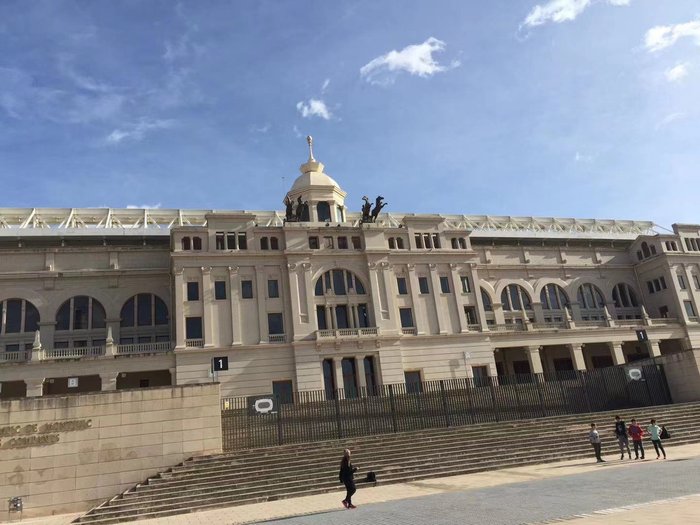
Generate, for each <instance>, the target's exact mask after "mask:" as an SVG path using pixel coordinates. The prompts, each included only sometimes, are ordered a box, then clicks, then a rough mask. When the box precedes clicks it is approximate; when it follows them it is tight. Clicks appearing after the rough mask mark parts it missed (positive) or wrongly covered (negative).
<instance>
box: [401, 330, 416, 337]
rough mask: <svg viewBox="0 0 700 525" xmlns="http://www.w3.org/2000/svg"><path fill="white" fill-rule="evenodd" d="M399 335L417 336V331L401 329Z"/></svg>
mask: <svg viewBox="0 0 700 525" xmlns="http://www.w3.org/2000/svg"><path fill="white" fill-rule="evenodd" d="M401 333H402V334H403V335H417V334H418V329H417V328H402V329H401Z"/></svg>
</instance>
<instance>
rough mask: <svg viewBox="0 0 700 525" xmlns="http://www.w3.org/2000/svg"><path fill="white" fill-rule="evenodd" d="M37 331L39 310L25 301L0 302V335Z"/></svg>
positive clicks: (9, 300) (7, 300) (6, 300)
mask: <svg viewBox="0 0 700 525" xmlns="http://www.w3.org/2000/svg"><path fill="white" fill-rule="evenodd" d="M38 329H39V310H37V309H36V306H34V305H33V304H32V303H30V302H29V301H27V300H26V299H5V300H4V301H0V335H6V334H20V333H34V332H36V331H37V330H38Z"/></svg>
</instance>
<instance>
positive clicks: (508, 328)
mask: <svg viewBox="0 0 700 525" xmlns="http://www.w3.org/2000/svg"><path fill="white" fill-rule="evenodd" d="M489 330H491V331H492V332H524V331H525V325H523V324H520V323H505V324H492V325H490V326H489Z"/></svg>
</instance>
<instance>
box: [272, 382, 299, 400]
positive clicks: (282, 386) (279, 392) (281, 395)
mask: <svg viewBox="0 0 700 525" xmlns="http://www.w3.org/2000/svg"><path fill="white" fill-rule="evenodd" d="M272 394H273V395H274V396H275V397H276V398H277V399H278V400H279V403H280V404H281V405H289V404H291V403H294V394H293V393H292V380H291V379H286V380H284V381H273V382H272Z"/></svg>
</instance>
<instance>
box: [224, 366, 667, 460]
mask: <svg viewBox="0 0 700 525" xmlns="http://www.w3.org/2000/svg"><path fill="white" fill-rule="evenodd" d="M632 369H634V370H635V373H630V370H632ZM346 387H347V388H345V389H340V390H313V391H305V392H294V393H291V394H290V396H289V397H287V398H284V397H280V396H276V395H274V394H268V395H260V396H247V397H226V398H222V404H221V407H222V411H221V418H222V419H221V423H222V432H223V446H224V449H225V450H227V451H230V450H235V449H245V448H255V447H267V446H274V445H282V444H287V443H304V442H315V441H324V440H335V439H346V438H352V437H358V436H366V435H378V434H390V433H394V432H407V431H412V430H422V429H429V428H441V427H443V428H444V427H456V426H461V425H473V424H479V423H486V422H499V421H513V420H518V419H531V418H538V417H548V416H556V415H564V414H579V413H588V412H600V411H605V410H619V409H630V408H636V407H642V406H650V405H659V404H667V403H670V402H671V397H670V394H669V390H668V385H667V383H666V378H665V374H664V371H663V367H662V366H661V365H657V364H655V362H654V361H649V362H644V363H639V364H637V363H633V364H629V365H625V366H615V367H609V368H602V369H597V370H591V371H589V372H588V371H586V372H584V371H573V370H572V371H563V372H557V373H547V374H524V375H514V376H499V377H478V378H462V379H449V380H441V381H423V382H416V383H408V384H406V383H400V384H391V385H383V386H375V387H371V388H357V387H355V386H348V385H346Z"/></svg>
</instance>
